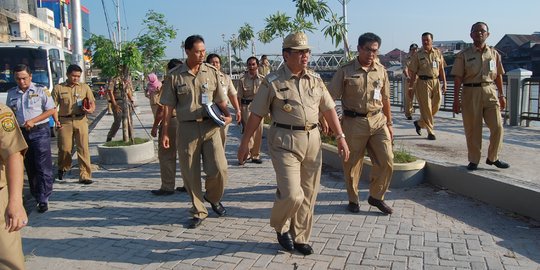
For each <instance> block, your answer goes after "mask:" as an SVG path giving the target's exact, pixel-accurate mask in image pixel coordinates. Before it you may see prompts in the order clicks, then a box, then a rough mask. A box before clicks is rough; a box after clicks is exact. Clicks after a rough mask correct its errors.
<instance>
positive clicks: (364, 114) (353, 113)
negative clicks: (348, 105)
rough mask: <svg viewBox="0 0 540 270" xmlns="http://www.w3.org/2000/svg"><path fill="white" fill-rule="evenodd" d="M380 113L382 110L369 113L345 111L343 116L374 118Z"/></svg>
mask: <svg viewBox="0 0 540 270" xmlns="http://www.w3.org/2000/svg"><path fill="white" fill-rule="evenodd" d="M380 112H381V110H376V111H374V112H369V113H357V112H355V111H349V110H343V115H345V116H348V117H367V116H374V115H376V114H378V113H380Z"/></svg>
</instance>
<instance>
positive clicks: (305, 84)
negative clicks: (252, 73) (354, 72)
mask: <svg viewBox="0 0 540 270" xmlns="http://www.w3.org/2000/svg"><path fill="white" fill-rule="evenodd" d="M309 48H310V47H309V46H308V43H307V36H306V35H305V34H304V33H294V34H290V35H288V36H287V37H286V38H285V39H284V41H283V50H282V52H283V58H284V60H285V65H283V66H282V67H281V68H280V69H278V70H277V71H276V72H273V73H270V74H269V75H268V76H267V77H266V78H265V80H264V81H263V83H262V84H261V87H260V88H259V92H258V93H257V95H255V99H254V100H253V106H251V115H250V116H249V120H248V122H247V126H246V127H245V130H244V135H243V136H242V142H241V144H240V147H239V149H238V161H239V162H240V164H243V163H244V162H245V161H246V160H247V157H248V155H249V140H250V138H251V136H252V135H253V134H254V133H255V131H256V129H258V127H259V125H260V123H261V120H262V118H263V117H264V116H265V115H267V114H268V113H270V115H271V116H272V121H273V123H272V125H271V128H270V131H269V133H268V148H269V150H270V157H271V158H272V164H273V165H274V170H275V172H276V182H277V192H276V199H275V201H274V206H273V207H272V213H271V217H270V226H272V227H273V228H274V229H275V230H276V233H277V239H278V242H279V244H280V245H281V246H282V247H283V248H285V249H286V250H288V251H292V250H294V249H296V250H298V251H299V252H301V253H302V254H304V255H309V254H312V253H313V248H311V246H310V245H309V239H310V236H311V228H312V226H313V208H314V207H315V200H316V198H317V192H318V190H319V185H320V177H321V166H322V152H321V137H320V133H319V129H318V128H317V127H318V125H317V123H318V121H319V114H322V115H323V116H324V118H325V119H326V120H327V121H328V123H329V125H330V128H332V130H333V131H334V132H335V133H336V134H340V135H338V138H337V142H338V149H339V151H340V154H341V155H342V156H343V158H344V159H345V160H347V159H348V157H349V148H348V147H347V143H346V142H345V140H344V137H345V136H344V135H343V133H342V132H341V127H340V126H339V120H338V117H337V114H336V111H335V108H334V107H335V103H334V101H333V100H332V97H331V96H330V94H329V93H328V90H327V89H326V86H325V85H324V83H323V81H322V80H321V78H320V76H319V75H318V74H317V73H315V72H314V71H311V70H309V69H308V68H307V64H308V63H309V55H310V53H311V51H310V49H309Z"/></svg>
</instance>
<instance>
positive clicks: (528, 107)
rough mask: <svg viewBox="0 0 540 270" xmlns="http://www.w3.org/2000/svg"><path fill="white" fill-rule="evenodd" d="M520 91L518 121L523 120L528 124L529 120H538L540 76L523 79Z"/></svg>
mask: <svg viewBox="0 0 540 270" xmlns="http://www.w3.org/2000/svg"><path fill="white" fill-rule="evenodd" d="M521 91H522V92H521V93H522V95H521V96H522V99H523V100H522V102H521V109H520V111H521V114H520V121H525V122H526V126H529V124H530V122H531V121H540V102H539V96H540V78H528V79H525V80H523V83H522V86H521Z"/></svg>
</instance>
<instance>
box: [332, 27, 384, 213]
mask: <svg viewBox="0 0 540 270" xmlns="http://www.w3.org/2000/svg"><path fill="white" fill-rule="evenodd" d="M380 46H381V38H380V37H379V36H377V35H375V34H373V33H365V34H362V35H361V36H360V37H359V38H358V57H357V58H356V59H354V60H352V61H350V62H348V63H346V64H345V65H343V66H342V67H340V68H339V69H338V70H337V71H336V74H334V77H333V78H332V81H331V82H330V85H329V89H330V93H331V94H332V97H333V98H334V99H341V103H342V105H343V120H342V124H341V125H342V127H343V132H344V133H345V136H346V138H345V140H346V141H347V144H348V145H349V146H350V148H351V156H350V158H349V160H348V161H344V162H343V173H344V175H345V185H346V187H347V194H348V197H349V204H348V205H347V210H349V211H350V212H352V213H358V212H360V207H359V204H358V182H359V180H360V175H361V174H362V165H363V161H364V154H365V152H366V149H367V151H368V155H369V157H370V158H371V161H372V163H373V168H372V170H371V175H370V177H369V179H370V183H369V198H368V203H369V204H370V205H372V206H375V207H377V208H378V209H379V210H380V211H381V212H383V213H385V214H392V212H393V210H392V208H390V206H388V205H387V204H386V203H385V202H384V194H385V193H386V191H387V189H388V186H389V185H390V180H391V179H392V173H393V166H394V162H393V158H394V155H393V153H392V137H393V133H394V132H393V129H392V114H391V112H390V82H389V80H388V73H387V72H386V69H385V68H384V66H383V65H381V64H380V62H379V61H377V60H376V59H377V52H378V51H379V48H380Z"/></svg>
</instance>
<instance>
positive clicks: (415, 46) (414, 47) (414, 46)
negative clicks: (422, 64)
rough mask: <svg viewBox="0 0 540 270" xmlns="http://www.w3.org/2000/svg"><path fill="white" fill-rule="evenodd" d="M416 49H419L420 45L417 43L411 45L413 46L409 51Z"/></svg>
mask: <svg viewBox="0 0 540 270" xmlns="http://www.w3.org/2000/svg"><path fill="white" fill-rule="evenodd" d="M415 49H418V45H416V43H413V44H411V46H409V50H415Z"/></svg>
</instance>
